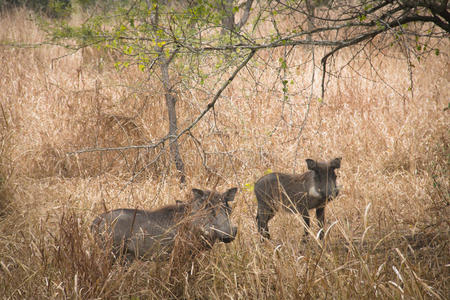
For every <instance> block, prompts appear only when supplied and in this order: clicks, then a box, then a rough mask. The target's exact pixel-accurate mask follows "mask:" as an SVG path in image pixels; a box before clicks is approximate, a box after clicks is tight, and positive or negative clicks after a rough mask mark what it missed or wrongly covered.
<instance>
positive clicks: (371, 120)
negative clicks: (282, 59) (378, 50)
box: [0, 10, 450, 299]
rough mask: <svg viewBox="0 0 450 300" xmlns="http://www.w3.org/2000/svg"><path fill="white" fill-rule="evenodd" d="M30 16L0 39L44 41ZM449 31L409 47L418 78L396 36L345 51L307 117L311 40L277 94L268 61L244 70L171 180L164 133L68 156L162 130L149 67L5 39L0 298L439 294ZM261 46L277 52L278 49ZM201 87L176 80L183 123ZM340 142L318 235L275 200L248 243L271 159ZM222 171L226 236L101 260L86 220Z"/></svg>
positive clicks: (443, 282) (331, 153) (292, 158)
mask: <svg viewBox="0 0 450 300" xmlns="http://www.w3.org/2000/svg"><path fill="white" fill-rule="evenodd" d="M27 15H28V13H27V12H26V11H21V10H19V11H17V12H15V13H11V14H4V15H2V16H1V18H0V42H1V43H4V42H5V41H11V40H19V41H23V42H28V43H32V42H38V41H40V40H42V39H43V38H44V33H43V32H41V31H40V30H39V29H38V28H37V27H36V25H34V23H33V22H31V21H29V20H27ZM447 45H448V41H444V44H443V45H442V47H441V53H440V55H439V56H436V55H434V54H433V55H430V56H428V57H427V58H422V60H420V62H419V61H413V62H412V63H413V65H414V67H413V68H412V72H413V80H414V81H413V92H411V91H409V90H408V89H409V87H410V82H409V79H410V76H409V73H408V68H407V63H406V61H405V59H404V58H402V55H401V53H400V51H399V50H398V49H395V48H392V49H390V50H386V51H387V53H386V54H387V55H386V56H384V57H381V56H379V57H375V58H373V60H372V61H371V63H372V65H373V66H375V67H376V68H377V70H378V73H376V72H375V71H374V70H373V69H372V68H371V66H370V64H368V62H367V60H365V59H364V57H361V58H359V59H357V60H355V61H354V62H353V63H352V67H351V68H350V67H347V68H344V69H342V71H341V73H340V78H332V79H331V81H329V83H328V89H327V92H326V97H325V99H324V101H323V102H321V101H317V100H315V99H317V97H315V98H313V100H312V101H311V104H310V109H309V115H308V117H307V119H306V123H305V126H304V127H303V126H301V125H302V123H303V120H304V118H305V114H306V111H307V104H308V97H309V93H310V87H309V83H310V78H311V68H310V67H308V66H309V64H306V62H307V60H306V57H307V56H308V53H309V50H308V49H300V48H298V49H296V50H295V51H296V53H294V54H293V56H292V61H290V62H289V65H290V66H296V67H293V68H292V69H291V73H290V74H289V75H288V77H289V78H288V79H289V80H291V79H292V80H293V82H294V83H293V84H292V85H290V87H289V88H290V90H289V92H290V93H291V96H290V97H289V98H288V101H281V100H280V99H282V92H281V84H280V83H279V81H280V80H279V79H277V76H278V71H277V68H276V67H277V66H275V64H274V65H273V66H272V65H269V66H266V67H262V65H261V64H259V65H256V64H254V65H252V67H249V68H248V69H243V70H242V71H241V73H239V75H238V77H237V78H236V79H235V81H234V82H233V83H232V84H231V85H230V86H229V87H228V88H227V89H226V90H225V92H224V94H223V97H222V98H221V99H219V101H218V103H217V105H216V107H215V113H214V114H212V113H209V114H208V115H206V116H205V118H204V119H202V120H201V121H200V122H199V123H198V125H197V126H196V127H195V128H194V129H193V130H192V135H191V136H189V135H187V136H183V137H182V138H181V139H180V150H181V153H182V157H183V159H184V162H185V164H186V179H187V183H186V185H185V186H183V187H181V188H180V186H179V183H178V177H177V174H176V170H175V168H174V166H173V164H172V163H171V159H170V155H169V153H167V152H166V151H164V149H163V148H157V149H151V150H142V149H141V150H125V151H110V152H90V153H82V154H78V155H68V153H69V152H72V151H76V150H80V149H85V148H92V147H116V146H127V145H140V144H145V143H148V142H151V141H155V140H157V139H158V138H161V137H162V136H164V134H166V132H167V116H166V115H167V113H166V108H165V104H164V99H163V94H162V87H161V86H160V84H159V83H158V82H156V81H155V82H148V81H146V80H147V77H146V74H145V73H143V72H141V71H139V70H138V69H137V68H134V67H130V68H127V69H124V70H121V71H117V70H116V69H115V68H114V67H113V66H112V63H111V62H112V60H113V57H112V56H111V54H109V53H107V52H102V51H99V50H96V49H85V50H83V51H80V52H77V53H76V54H73V55H68V56H64V54H65V53H66V52H65V50H64V49H61V48H58V47H56V46H42V47H37V48H12V47H4V46H2V47H0V62H1V64H0V185H1V186H0V208H1V211H2V212H1V214H0V298H1V299H46V298H50V299H99V298H102V299H110V298H125V299H148V298H150V299H168V298H169V299H174V298H185V299H303V298H305V299H330V298H331V299H373V298H380V299H448V298H449V295H450V286H449V282H450V259H449V258H450V251H449V249H450V247H449V228H450V226H449V215H450V214H449V212H450V205H449V203H450V202H449V201H450V194H449V191H450V182H449V172H450V171H449V170H450V169H449V168H450V165H449V163H450V161H449V160H450V150H449V141H450V132H449V128H450V126H449V125H450V121H449V120H450V116H449V114H450V110H444V109H445V108H446V107H448V105H449V100H450V84H449V81H450V60H449V54H450V53H449V52H448V49H450V48H449V47H446V46H447ZM317 51H320V50H317ZM389 51H390V52H389ZM278 52H279V53H278ZM258 55H259V59H261V60H264V59H265V60H267V61H274V62H277V61H278V57H279V56H277V55H281V50H275V51H272V52H261V53H258ZM350 55H351V52H350V50H349V51H348V52H345V53H342V55H341V56H340V57H339V58H337V59H336V61H335V66H334V68H335V69H336V70H338V69H339V68H340V65H342V64H344V63H345V61H346V60H345V58H346V57H349V56H350ZM58 57H61V58H60V59H56V58H58ZM205 67H207V66H205ZM379 76H381V77H382V79H380V77H379ZM318 77H319V73H317V74H316V78H318ZM255 79H257V80H255ZM316 85H317V86H315V87H314V88H315V90H314V93H315V94H316V95H319V91H320V90H319V88H320V86H319V81H317V82H316ZM209 101H210V98H208V96H207V95H205V94H204V93H201V92H200V91H197V90H195V89H191V90H187V89H186V90H183V89H180V91H179V102H178V104H177V105H178V106H177V109H178V113H179V128H184V127H186V126H187V125H189V124H190V122H192V120H193V119H194V118H195V116H197V115H198V114H199V113H200V112H201V110H203V109H204V107H205V105H206V103H208V102H209ZM301 130H302V131H301ZM300 131H301V134H300ZM161 151H162V152H161ZM157 155H160V158H159V159H158V160H157V161H155V162H153V163H152V161H153V160H154V159H155V157H156V156H157ZM337 156H341V157H342V158H343V159H342V166H341V169H339V171H338V184H340V185H342V186H343V189H342V191H341V193H340V195H339V196H338V198H337V199H335V200H334V201H333V202H331V203H330V204H329V205H328V206H327V211H326V225H325V227H326V228H327V229H328V228H329V231H328V234H327V236H326V239H325V241H324V242H323V243H321V242H318V241H316V240H315V239H314V238H313V237H310V238H309V240H308V241H307V242H306V243H302V242H301V238H302V235H303V231H304V227H303V225H302V222H301V217H300V216H297V215H291V214H287V213H279V214H278V215H277V216H276V217H275V218H274V219H273V220H272V221H271V223H270V228H271V235H272V238H273V239H272V240H271V241H267V242H261V241H260V238H259V235H258V233H257V229H256V221H255V215H256V199H255V196H254V194H253V192H252V191H251V187H252V183H253V182H255V181H256V180H257V179H258V178H259V177H260V176H262V175H263V174H264V173H265V172H267V171H268V170H269V169H270V170H273V171H283V172H294V171H295V172H299V173H301V172H304V171H306V164H305V162H304V160H305V159H306V158H314V159H323V160H328V159H331V158H333V157H337ZM145 167H146V168H145ZM132 178H134V180H133V181H131V179H132ZM232 186H237V187H238V188H239V192H238V194H237V196H236V200H235V202H234V204H233V205H234V211H233V215H232V218H233V220H234V222H235V223H236V224H237V225H238V227H239V233H238V236H237V238H236V240H235V241H234V242H232V243H230V244H226V245H225V244H216V245H215V246H214V248H213V249H212V250H211V251H209V252H207V253H201V254H199V255H198V256H197V257H196V258H195V259H194V260H193V261H186V262H184V263H180V262H178V263H176V264H175V263H173V262H170V261H169V262H141V261H137V262H135V263H133V264H132V265H130V266H128V267H123V266H121V265H117V264H110V263H109V262H108V259H107V257H106V256H105V255H104V253H102V252H101V251H100V250H99V249H98V248H97V247H96V245H95V243H94V242H93V240H92V237H91V235H90V233H89V224H90V222H92V220H93V219H94V217H95V215H97V214H99V213H101V212H103V211H104V210H105V209H113V208H119V207H132V208H134V207H136V208H147V209H151V208H153V207H157V206H160V205H163V204H169V203H174V202H175V200H176V199H186V198H187V197H189V195H190V189H191V188H193V187H199V188H206V189H207V188H210V189H212V188H214V187H215V188H216V189H217V190H219V191H225V189H227V188H230V187H232ZM312 230H313V231H317V226H313V227H312Z"/></svg>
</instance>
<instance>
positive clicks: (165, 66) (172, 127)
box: [159, 54, 186, 184]
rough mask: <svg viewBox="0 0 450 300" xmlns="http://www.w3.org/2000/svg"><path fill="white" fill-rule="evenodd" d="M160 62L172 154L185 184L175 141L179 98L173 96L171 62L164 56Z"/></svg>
mask: <svg viewBox="0 0 450 300" xmlns="http://www.w3.org/2000/svg"><path fill="white" fill-rule="evenodd" d="M159 61H160V68H161V74H162V81H163V86H164V97H165V99H166V106H167V113H168V115H169V136H170V139H169V141H170V153H171V155H172V158H173V160H174V162H175V167H176V168H177V171H178V172H179V173H180V183H181V184H184V183H185V182H186V177H185V174H184V163H183V159H182V158H181V155H180V150H179V146H178V140H175V137H176V135H177V131H178V124H177V111H176V103H177V98H176V97H175V96H174V95H173V94H172V85H171V82H170V77H169V62H168V61H167V58H166V57H165V56H164V54H162V55H161V56H160V58H159Z"/></svg>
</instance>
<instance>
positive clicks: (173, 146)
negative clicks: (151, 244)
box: [147, 0, 186, 184]
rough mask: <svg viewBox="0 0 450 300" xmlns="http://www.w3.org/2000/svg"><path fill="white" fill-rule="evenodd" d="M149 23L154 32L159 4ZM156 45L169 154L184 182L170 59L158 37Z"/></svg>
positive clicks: (157, 20)
mask: <svg viewBox="0 0 450 300" xmlns="http://www.w3.org/2000/svg"><path fill="white" fill-rule="evenodd" d="M147 5H148V7H149V9H151V8H152V4H151V3H150V1H148V0H147ZM150 20H151V24H152V26H153V29H154V30H155V32H156V31H157V30H158V25H159V6H158V5H156V7H154V11H153V13H152V16H151V18H150ZM155 42H156V46H155V50H156V51H157V52H158V54H159V57H158V60H159V66H160V69H161V75H162V83H163V87H164V97H165V99H166V106H167V114H168V116H169V137H170V138H169V141H170V154H171V155H172V158H173V160H174V162H175V167H176V168H177V171H178V172H179V173H180V183H181V184H184V183H185V182H186V176H185V173H184V163H183V159H182V158H181V155H180V150H179V146H178V140H176V139H175V138H176V136H177V131H178V124H177V111H176V102H177V98H176V97H175V96H174V95H173V91H172V89H173V86H172V83H171V80H170V75H169V64H170V60H168V59H167V58H166V56H165V53H164V52H163V47H161V46H158V44H159V40H158V37H156V39H155Z"/></svg>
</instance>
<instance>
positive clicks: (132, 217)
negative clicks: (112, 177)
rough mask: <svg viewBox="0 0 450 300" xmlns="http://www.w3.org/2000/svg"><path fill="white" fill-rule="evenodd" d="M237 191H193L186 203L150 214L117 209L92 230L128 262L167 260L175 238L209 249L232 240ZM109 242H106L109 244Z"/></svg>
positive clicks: (106, 215) (107, 213) (115, 253)
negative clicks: (232, 221) (231, 204)
mask: <svg viewBox="0 0 450 300" xmlns="http://www.w3.org/2000/svg"><path fill="white" fill-rule="evenodd" d="M236 191H237V188H231V189H229V190H228V191H226V192H225V193H223V194H221V193H217V192H213V191H207V190H205V191H204V190H199V189H192V192H193V198H192V199H191V200H190V201H188V202H187V203H185V202H182V201H177V203H176V204H174V205H168V206H164V207H161V208H159V209H156V210H153V211H147V210H140V209H127V208H125V209H116V210H112V211H109V212H106V213H103V214H101V215H99V216H98V217H97V218H96V219H95V220H94V221H93V223H92V226H91V230H92V232H93V234H94V237H96V238H97V240H98V241H99V242H100V245H102V246H104V247H107V246H108V245H110V246H111V247H112V254H113V256H114V257H115V258H117V257H119V256H122V255H123V256H124V258H125V259H126V260H127V261H132V260H134V259H135V258H139V259H147V260H151V259H156V258H158V259H167V258H168V257H169V256H168V254H170V253H171V251H172V250H173V248H174V244H175V240H176V238H182V239H184V240H183V241H184V242H186V243H190V246H193V245H194V244H195V241H197V244H195V247H196V249H200V250H204V249H209V248H211V247H212V245H213V244H214V243H215V242H216V241H217V240H219V241H222V242H224V243H229V242H231V241H233V240H234V238H235V237H236V233H237V227H235V226H233V225H232V224H231V220H230V214H231V207H230V205H229V203H228V202H230V201H233V199H234V197H235V195H236ZM108 242H109V243H108Z"/></svg>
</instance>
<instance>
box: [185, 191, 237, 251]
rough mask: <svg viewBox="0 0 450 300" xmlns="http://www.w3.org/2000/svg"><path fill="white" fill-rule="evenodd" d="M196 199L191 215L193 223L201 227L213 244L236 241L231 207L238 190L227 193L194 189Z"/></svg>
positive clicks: (192, 202) (194, 199)
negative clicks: (215, 242)
mask: <svg viewBox="0 0 450 300" xmlns="http://www.w3.org/2000/svg"><path fill="white" fill-rule="evenodd" d="M192 192H193V194H194V198H193V199H192V200H191V203H190V206H191V215H192V217H193V223H194V224H196V225H197V226H199V227H200V229H201V231H202V233H203V235H204V236H205V237H206V238H207V239H208V240H209V241H210V242H212V243H214V241H216V240H219V241H222V242H224V243H229V242H231V241H233V240H234V238H235V237H236V233H237V227H236V226H233V224H232V223H231V220H230V215H231V206H230V204H229V202H231V201H233V200H234V196H235V195H236V192H237V188H231V189H229V190H228V191H226V192H225V193H223V194H221V193H217V192H214V191H204V190H199V189H192Z"/></svg>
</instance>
